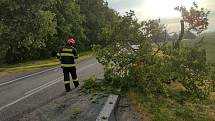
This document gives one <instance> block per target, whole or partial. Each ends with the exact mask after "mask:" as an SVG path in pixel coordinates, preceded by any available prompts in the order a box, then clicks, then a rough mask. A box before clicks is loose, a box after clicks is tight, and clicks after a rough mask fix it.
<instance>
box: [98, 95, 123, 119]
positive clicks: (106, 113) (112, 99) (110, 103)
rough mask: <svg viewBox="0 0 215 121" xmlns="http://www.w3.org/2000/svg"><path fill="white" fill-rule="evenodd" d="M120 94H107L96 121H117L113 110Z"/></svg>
mask: <svg viewBox="0 0 215 121" xmlns="http://www.w3.org/2000/svg"><path fill="white" fill-rule="evenodd" d="M119 99H120V95H109V97H108V99H107V101H106V103H105V105H104V107H103V108H102V110H101V111H100V113H99V115H98V117H97V118H96V121H117V120H116V115H115V110H116V108H117V106H118V102H119Z"/></svg>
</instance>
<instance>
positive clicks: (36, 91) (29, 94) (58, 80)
mask: <svg viewBox="0 0 215 121" xmlns="http://www.w3.org/2000/svg"><path fill="white" fill-rule="evenodd" d="M95 64H97V63H96V62H95V63H92V64H89V65H87V66H85V67H82V68H80V69H78V70H77V71H78V72H80V71H82V70H84V69H86V68H89V67H91V66H93V65H95ZM61 78H62V77H59V78H57V79H55V80H54V81H52V82H50V83H46V84H44V85H41V86H40V88H39V87H38V88H35V89H33V90H30V91H28V92H26V94H27V93H28V94H27V95H25V96H23V97H21V98H19V99H17V100H15V101H13V102H11V103H9V104H7V105H4V106H2V107H0V111H2V110H3V109H5V108H7V107H9V106H11V105H14V104H16V103H17V102H20V101H21V100H23V99H26V98H28V97H30V96H31V95H33V94H36V93H38V92H40V91H42V90H43V89H46V88H47V87H50V86H52V85H54V84H56V83H58V82H60V81H62V79H61Z"/></svg>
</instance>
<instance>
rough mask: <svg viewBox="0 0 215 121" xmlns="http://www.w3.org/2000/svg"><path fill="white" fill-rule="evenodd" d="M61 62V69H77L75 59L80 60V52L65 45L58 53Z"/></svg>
mask: <svg viewBox="0 0 215 121" xmlns="http://www.w3.org/2000/svg"><path fill="white" fill-rule="evenodd" d="M57 56H58V58H60V61H61V67H62V68H64V67H75V59H77V58H78V52H77V50H76V48H74V47H73V46H69V45H65V46H64V47H63V48H62V49H61V50H60V51H59V52H58V53H57Z"/></svg>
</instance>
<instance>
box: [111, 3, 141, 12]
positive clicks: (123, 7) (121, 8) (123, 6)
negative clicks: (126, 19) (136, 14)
mask: <svg viewBox="0 0 215 121" xmlns="http://www.w3.org/2000/svg"><path fill="white" fill-rule="evenodd" d="M107 2H108V3H109V6H110V7H111V8H113V9H115V10H117V11H118V12H120V13H121V14H123V13H124V12H126V11H129V10H137V9H138V8H141V5H142V4H144V0H107Z"/></svg>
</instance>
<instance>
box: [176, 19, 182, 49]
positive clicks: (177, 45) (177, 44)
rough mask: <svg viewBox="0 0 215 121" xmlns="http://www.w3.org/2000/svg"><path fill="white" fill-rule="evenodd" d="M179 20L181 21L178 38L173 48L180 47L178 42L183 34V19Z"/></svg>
mask: <svg viewBox="0 0 215 121" xmlns="http://www.w3.org/2000/svg"><path fill="white" fill-rule="evenodd" d="M180 22H181V33H180V35H179V38H178V40H177V41H176V43H175V45H174V48H175V49H179V48H180V43H181V40H182V39H183V36H184V20H181V21H180Z"/></svg>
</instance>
